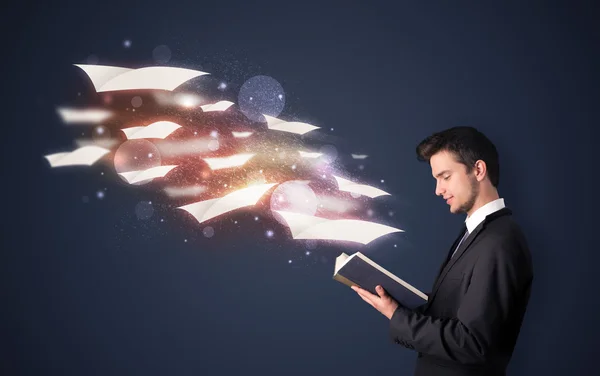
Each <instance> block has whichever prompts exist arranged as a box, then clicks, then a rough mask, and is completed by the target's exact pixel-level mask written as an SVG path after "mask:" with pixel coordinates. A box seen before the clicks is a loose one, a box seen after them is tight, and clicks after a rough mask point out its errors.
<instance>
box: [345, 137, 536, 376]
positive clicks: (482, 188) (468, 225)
mask: <svg viewBox="0 0 600 376" xmlns="http://www.w3.org/2000/svg"><path fill="white" fill-rule="evenodd" d="M417 158H418V159H419V160H420V161H428V162H429V164H430V166H431V172H432V175H433V177H434V178H435V180H436V189H435V193H436V195H438V196H442V197H443V198H444V200H445V201H446V203H447V204H448V205H449V206H450V212H451V213H466V215H467V218H466V221H465V226H464V227H463V228H462V230H461V232H460V234H459V236H458V238H457V239H456V241H455V242H454V244H453V245H452V247H451V249H450V251H449V252H448V257H447V258H446V260H445V261H444V263H443V264H442V266H441V268H440V271H439V273H438V276H437V278H436V280H435V282H434V285H433V288H432V291H431V293H430V294H429V297H428V301H427V303H426V304H424V305H423V306H421V307H418V308H417V309H415V310H411V309H408V308H406V307H403V306H402V305H399V303H398V302H396V301H395V300H394V299H393V298H391V297H390V296H389V295H388V294H387V293H386V292H385V291H384V290H383V289H382V288H381V286H378V287H377V289H376V290H377V295H374V294H371V293H370V292H368V291H366V290H364V289H361V288H359V287H357V286H353V287H352V288H353V289H354V290H355V291H356V292H357V293H358V294H359V295H360V296H361V298H362V299H363V300H365V301H366V302H368V303H369V304H371V305H372V306H373V307H374V308H376V309H377V310H378V311H380V312H381V313H382V314H383V315H385V316H386V317H387V318H388V319H390V334H391V337H392V340H393V341H394V342H395V343H396V344H400V345H402V346H404V347H406V348H409V349H413V350H415V351H417V352H418V353H419V356H418V358H417V364H416V369H415V375H418V376H420V375H427V376H438V375H439V376H442V375H443V376H446V375H447V376H450V375H452V376H458V375H470V376H472V375H486V376H496V375H505V371H506V367H507V365H508V362H509V360H510V358H511V355H512V352H513V349H514V346H515V343H516V341H517V337H518V334H519V331H520V328H521V322H522V320H523V316H524V314H525V310H526V307H527V303H528V301H529V295H530V289H531V284H532V280H533V271H532V265H531V256H530V253H529V249H528V246H527V243H526V240H525V237H524V235H523V233H522V232H521V229H520V228H519V226H518V225H517V224H516V223H515V222H514V221H513V219H512V218H511V211H510V209H508V208H506V207H505V206H504V200H503V199H502V198H500V197H499V195H498V191H497V187H498V182H499V171H500V168H499V164H498V153H497V151H496V147H495V146H494V144H493V143H492V142H491V141H490V140H489V139H488V138H487V137H486V136H485V135H483V134H482V133H481V132H479V131H477V130H476V129H475V128H472V127H454V128H451V129H447V130H444V131H441V132H438V133H435V134H433V135H431V136H429V137H427V138H426V139H425V140H423V141H422V142H421V143H420V144H419V145H418V146H417Z"/></svg>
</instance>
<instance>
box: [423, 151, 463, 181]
mask: <svg viewBox="0 0 600 376" xmlns="http://www.w3.org/2000/svg"><path fill="white" fill-rule="evenodd" d="M429 162H430V165H431V174H432V175H433V176H435V177H437V176H440V175H442V174H444V173H446V172H452V171H453V170H454V169H455V168H456V165H457V164H458V162H456V160H454V157H453V156H452V154H451V153H448V152H439V153H437V154H435V155H433V156H432V157H431V159H430V161H429Z"/></svg>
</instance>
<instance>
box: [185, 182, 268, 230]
mask: <svg viewBox="0 0 600 376" xmlns="http://www.w3.org/2000/svg"><path fill="white" fill-rule="evenodd" d="M276 184H277V183H269V184H257V185H253V186H250V187H248V188H242V189H239V190H237V191H234V192H232V193H229V194H227V195H225V196H223V197H220V198H214V199H210V200H205V201H200V202H195V203H193V204H189V205H184V206H181V207H179V208H178V209H183V210H185V211H187V212H188V213H190V214H191V215H192V216H193V217H194V218H196V220H197V221H198V222H199V223H202V222H204V221H208V220H209V219H211V218H214V217H217V216H219V215H221V214H225V213H228V212H230V211H233V210H236V209H239V208H242V207H246V206H253V205H256V203H257V202H258V200H260V198H261V197H262V196H263V195H264V194H265V192H266V191H268V190H269V189H270V188H271V187H273V186H274V185H276Z"/></svg>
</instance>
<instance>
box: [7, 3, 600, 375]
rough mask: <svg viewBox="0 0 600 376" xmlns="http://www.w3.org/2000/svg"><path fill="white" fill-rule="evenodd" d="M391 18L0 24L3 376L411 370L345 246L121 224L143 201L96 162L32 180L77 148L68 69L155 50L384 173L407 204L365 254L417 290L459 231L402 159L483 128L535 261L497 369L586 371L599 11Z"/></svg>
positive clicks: (107, 10) (254, 10) (491, 8)
mask: <svg viewBox="0 0 600 376" xmlns="http://www.w3.org/2000/svg"><path fill="white" fill-rule="evenodd" d="M391 3H392V2H389V5H383V4H385V3H382V4H380V5H352V4H351V2H339V3H337V4H334V3H328V4H325V2H318V3H314V4H308V3H305V2H302V1H298V2H293V3H291V2H284V1H280V2H272V3H264V4H260V3H253V2H250V1H248V2H235V3H234V2H231V1H211V2H206V3H202V2H199V1H198V2H189V3H187V4H186V3H176V2H166V1H148V2H133V1H128V2H123V3H122V4H120V5H119V4H116V3H114V4H109V3H108V2H91V1H72V2H66V1H63V2H61V3H60V4H56V5H49V4H45V5H42V4H37V5H34V4H22V5H19V6H17V7H16V8H12V9H7V10H5V11H3V12H2V13H3V15H2V18H3V22H2V28H3V36H4V38H3V40H4V41H3V44H4V45H3V57H2V65H3V67H4V68H3V69H2V76H3V79H2V83H3V85H2V86H3V87H2V89H3V90H2V91H3V96H2V97H3V99H2V103H3V107H4V106H6V108H4V111H3V113H4V115H3V120H2V123H3V127H2V129H3V133H2V136H3V144H2V146H3V147H2V149H1V150H2V161H3V170H4V171H3V174H2V176H3V178H2V191H3V193H2V196H3V198H4V202H3V205H2V207H3V209H4V210H3V215H2V216H1V217H0V218H1V220H2V253H1V256H2V258H1V260H0V265H1V274H0V278H1V284H0V289H1V292H2V296H1V302H2V309H1V311H0V315H1V316H0V317H1V327H0V328H1V329H2V331H1V333H2V334H1V335H0V338H1V340H0V343H1V344H2V352H1V353H0V366H1V367H2V374H5V375H33V374H43V375H120V374H128V375H134V374H140V375H142V374H143V375H151V374H157V375H158V374H160V375H165V374H176V375H194V374H202V375H234V374H242V373H244V374H246V373H249V372H255V371H256V372H260V374H286V375H331V374H332V373H336V374H341V375H347V376H350V375H367V374H399V375H408V374H411V373H412V370H413V367H414V361H415V358H416V354H415V353H414V352H411V351H410V350H407V349H405V348H403V347H400V346H398V345H395V344H392V343H391V342H390V341H389V339H388V322H387V320H386V319H385V318H384V317H383V316H382V315H380V314H379V313H378V312H377V311H375V310H374V309H373V308H371V307H370V306H368V305H367V304H366V303H364V302H363V301H362V300H360V298H358V296H356V295H355V294H354V293H353V292H352V291H351V290H349V289H347V288H346V287H345V286H343V285H341V284H339V283H337V282H335V281H332V279H331V274H332V269H333V261H334V258H335V256H337V255H338V254H339V253H340V252H341V251H342V250H344V251H345V250H347V248H336V247H317V249H315V250H313V253H312V254H311V255H310V256H305V255H304V248H303V247H302V246H300V245H298V243H295V242H292V241H289V240H285V239H287V236H285V234H284V233H283V232H282V231H281V230H278V231H277V232H276V239H272V240H269V239H266V238H265V237H264V236H263V231H264V229H265V228H266V227H268V226H271V224H266V223H263V222H254V221H252V218H251V214H248V213H246V214H244V213H241V214H239V216H238V218H239V219H240V222H241V223H242V225H243V226H242V227H243V229H244V231H242V232H241V233H239V234H238V236H230V235H228V236H224V233H221V232H219V229H218V228H217V229H216V232H215V236H214V237H213V238H211V239H206V238H204V237H203V236H202V234H201V232H200V230H199V228H198V227H196V228H194V226H191V225H190V223H191V222H190V221H185V220H183V219H182V217H181V216H177V215H175V214H173V210H168V209H164V208H162V209H161V208H160V207H158V208H157V209H156V212H155V213H154V216H153V217H152V219H151V220H149V221H139V220H137V219H136V217H135V214H134V208H135V205H136V204H137V202H139V201H141V200H148V199H151V197H150V193H148V192H146V191H137V190H135V189H129V188H128V187H124V186H123V185H122V184H117V183H116V182H115V181H114V180H112V179H108V178H106V177H103V176H101V175H100V173H99V171H100V169H63V170H60V169H50V168H49V167H48V164H47V163H46V161H45V160H44V159H43V155H45V154H48V153H51V152H57V151H60V150H62V149H66V148H67V146H68V147H71V145H72V135H71V134H70V133H69V132H68V129H66V128H65V127H63V126H61V124H60V121H59V119H58V117H57V115H56V111H55V108H56V106H60V105H64V104H69V103H75V102H76V101H77V97H76V95H77V92H84V96H85V95H91V94H93V89H91V88H90V86H89V82H87V81H85V80H84V79H83V78H82V77H83V76H82V75H81V74H80V73H81V72H79V71H77V69H76V68H74V67H73V66H72V64H74V63H85V62H86V59H87V57H88V56H89V55H90V54H95V55H97V56H98V58H99V63H100V64H108V65H121V66H129V67H141V66H146V65H153V64H154V62H153V60H152V50H153V49H154V48H155V47H156V46H157V45H160V44H166V45H168V46H169V47H170V48H171V50H172V52H173V58H172V60H171V62H170V64H171V65H177V66H185V67H189V68H192V69H194V68H195V69H199V68H203V69H205V70H207V71H209V72H210V73H212V74H213V75H215V76H217V77H223V78H224V79H226V80H227V81H228V82H231V83H232V89H231V91H230V94H232V95H233V98H234V99H235V89H236V86H235V85H237V88H239V85H241V84H242V83H243V82H244V81H245V80H246V79H248V78H250V77H252V76H254V75H257V74H264V75H269V76H271V77H273V78H275V79H277V80H278V81H279V82H280V83H281V84H282V85H283V87H284V89H285V91H286V96H287V104H286V109H285V110H284V113H283V114H282V116H291V115H295V116H301V117H303V118H304V119H305V120H306V121H308V122H314V123H318V124H321V125H323V126H324V127H325V128H326V129H328V128H329V127H334V128H335V131H334V132H333V133H334V134H336V135H338V136H340V137H341V138H343V139H344V141H345V142H347V143H348V144H349V145H354V146H356V147H357V148H359V149H360V151H362V152H365V153H367V154H369V155H370V158H369V162H368V167H367V168H366V169H365V171H364V173H363V176H364V179H365V180H366V181H367V180H371V181H374V182H377V181H378V180H379V179H381V178H384V179H385V183H384V184H377V185H379V186H382V188H383V189H385V190H387V191H389V192H391V193H393V194H394V196H395V197H396V199H395V200H396V201H393V202H392V204H394V205H396V207H400V208H401V209H400V210H398V211H397V212H396V214H395V216H394V217H393V219H391V220H390V223H394V224H396V225H401V226H403V228H405V229H406V234H405V235H404V236H403V237H399V236H395V237H394V236H390V237H389V238H385V239H380V240H377V241H376V242H375V243H374V244H373V245H371V246H369V247H367V248H366V249H365V251H367V252H369V254H370V255H371V257H372V258H373V259H375V260H376V261H378V262H382V263H384V264H385V265H386V266H387V267H388V268H389V269H390V270H391V271H393V272H395V273H397V274H399V275H401V276H403V277H404V278H406V279H407V280H409V281H411V282H412V283H413V284H415V285H416V286H417V287H418V288H420V289H422V290H425V291H428V290H429V288H430V286H431V284H432V282H433V278H434V276H435V273H436V272H437V269H438V267H439V264H440V263H441V262H442V260H443V258H444V257H445V255H446V252H447V251H448V247H449V246H450V244H451V243H452V241H453V240H454V237H455V236H456V235H457V231H458V230H459V228H460V223H461V221H462V220H463V219H464V218H463V217H462V216H453V215H451V214H449V212H448V207H447V205H446V204H445V203H444V202H443V201H442V200H441V199H440V198H438V197H436V196H435V195H434V189H435V186H434V180H433V178H432V177H431V172H430V169H429V166H428V165H427V164H422V163H419V162H418V161H417V160H416V159H415V155H414V148H415V146H416V144H417V143H418V142H419V141H420V140H421V139H422V138H424V137H425V136H427V135H429V134H430V133H432V132H434V131H438V130H441V129H444V128H448V127H450V126H455V125H473V126H476V127H478V128H480V129H481V130H482V131H483V132H484V133H486V134H487V135H488V136H489V137H490V138H491V139H492V140H493V141H494V142H495V143H496V145H497V147H498V149H499V153H500V157H501V179H500V187H499V191H500V194H501V196H502V197H504V198H505V200H506V203H507V205H508V206H509V207H511V208H512V209H513V211H514V216H515V218H516V220H517V221H518V222H519V223H520V224H521V225H522V227H523V228H524V230H525V232H526V234H527V237H528V240H529V243H530V247H531V252H532V254H533V258H534V263H535V281H534V289H533V294H532V297H531V301H530V305H529V309H528V312H527V315H526V319H525V322H524V326H523V329H522V334H521V336H520V339H519V342H518V344H517V348H516V352H515V355H514V357H513V361H512V363H511V365H510V368H509V369H510V373H511V374H513V375H563V374H565V373H566V372H572V373H571V374H573V375H588V374H594V373H595V372H597V371H596V370H595V367H594V366H593V365H594V364H595V361H596V360H597V359H596V358H597V356H598V355H599V352H598V348H599V346H600V344H599V343H598V342H599V341H598V334H599V332H600V330H599V327H598V326H599V324H598V318H599V317H600V309H599V305H598V299H597V297H598V289H597V287H598V282H597V281H598V280H597V277H596V276H595V275H594V274H595V272H596V271H597V263H598V261H599V257H598V246H597V241H596V236H595V234H596V233H597V224H598V222H597V219H596V220H594V217H595V215H596V210H597V208H596V206H597V205H596V200H597V197H596V195H595V193H596V192H595V191H596V190H597V185H595V184H596V183H595V182H596V181H597V170H596V167H595V166H596V165H597V164H596V163H594V162H595V157H596V152H597V149H595V147H596V145H597V135H598V132H597V127H598V126H599V123H598V120H599V116H598V99H599V98H600V96H599V95H598V94H599V93H598V90H599V89H598V88H599V86H598V84H599V80H598V72H599V70H598V67H600V59H599V56H598V52H597V51H598V48H599V46H600V34H599V30H600V29H599V28H598V26H597V20H598V16H599V15H598V13H597V12H596V11H595V9H594V7H593V2H589V3H576V2H563V3H562V4H561V3H552V4H551V5H550V3H546V5H545V6H537V7H533V6H525V5H524V4H519V2H514V3H512V5H506V4H501V2H489V3H487V4H485V5H484V4H482V3H483V2H470V3H466V2H465V3H463V4H459V3H458V2H439V3H435V4H434V3H431V2H413V3H412V4H405V3H399V4H395V5H391ZM416 3H419V4H420V5H415V4H416ZM502 3H503V2H502ZM521 3H524V2H521ZM125 39H130V40H131V41H132V45H131V47H130V48H128V49H127V48H124V47H123V40H125ZM103 188H106V189H107V191H106V197H105V198H104V199H103V200H98V199H97V198H96V196H95V192H96V191H97V190H99V189H103ZM82 196H89V198H90V202H89V203H83V202H82ZM392 204H390V205H392ZM158 218H165V222H159V221H158ZM184 239H188V241H187V242H185V241H184ZM248 239H250V241H249V240H248ZM396 243H397V244H398V245H399V246H398V248H394V247H393V244H396ZM288 259H292V260H293V262H292V264H289V263H288Z"/></svg>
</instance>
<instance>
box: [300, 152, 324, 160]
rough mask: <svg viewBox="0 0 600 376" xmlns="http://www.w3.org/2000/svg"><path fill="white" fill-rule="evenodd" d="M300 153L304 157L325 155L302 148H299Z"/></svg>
mask: <svg viewBox="0 0 600 376" xmlns="http://www.w3.org/2000/svg"><path fill="white" fill-rule="evenodd" d="M298 153H300V156H301V157H302V158H319V157H320V156H322V155H323V153H316V152H315V153H311V152H307V151H302V150H298Z"/></svg>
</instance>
